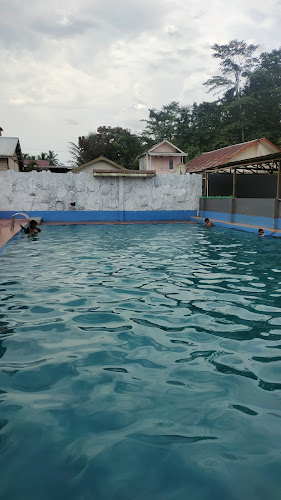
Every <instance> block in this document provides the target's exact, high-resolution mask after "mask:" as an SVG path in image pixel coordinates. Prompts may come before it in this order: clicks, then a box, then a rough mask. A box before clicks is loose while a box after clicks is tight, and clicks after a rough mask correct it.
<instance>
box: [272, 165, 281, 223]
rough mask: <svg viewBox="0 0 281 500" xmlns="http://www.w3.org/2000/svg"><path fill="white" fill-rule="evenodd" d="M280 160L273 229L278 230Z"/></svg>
mask: <svg viewBox="0 0 281 500" xmlns="http://www.w3.org/2000/svg"><path fill="white" fill-rule="evenodd" d="M280 163H281V162H280V160H279V162H278V170H277V187H276V199H275V205H274V218H273V225H272V227H273V229H276V220H277V219H278V209H279V203H280V202H279V200H280V170H281V166H280Z"/></svg>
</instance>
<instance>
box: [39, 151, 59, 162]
mask: <svg viewBox="0 0 281 500" xmlns="http://www.w3.org/2000/svg"><path fill="white" fill-rule="evenodd" d="M42 154H45V153H42ZM42 159H44V160H48V161H49V162H50V165H58V164H59V161H58V155H57V154H56V153H54V151H49V152H48V153H47V154H46V158H42Z"/></svg>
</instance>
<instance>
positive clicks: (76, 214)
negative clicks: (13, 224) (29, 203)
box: [0, 209, 197, 222]
mask: <svg viewBox="0 0 281 500" xmlns="http://www.w3.org/2000/svg"><path fill="white" fill-rule="evenodd" d="M21 211H23V212H24V213H26V214H27V215H28V216H29V217H30V218H32V217H42V220H43V222H123V221H124V222H134V221H135V222H149V221H169V220H176V221H189V220H190V217H192V216H195V215H196V214H197V211H196V210H159V211H126V212H124V211H104V212H101V211H90V210H89V211H79V210H77V211H74V210H71V211H48V212H46V211H40V210H38V211H28V210H22V209H21V210H14V211H13V212H12V211H0V219H10V218H11V217H12V215H13V214H14V213H16V212H21ZM19 218H20V216H19Z"/></svg>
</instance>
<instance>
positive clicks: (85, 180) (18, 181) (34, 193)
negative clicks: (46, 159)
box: [0, 171, 202, 211]
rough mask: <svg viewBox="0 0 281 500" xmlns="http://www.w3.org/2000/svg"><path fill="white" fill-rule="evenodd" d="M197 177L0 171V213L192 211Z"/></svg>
mask: <svg viewBox="0 0 281 500" xmlns="http://www.w3.org/2000/svg"><path fill="white" fill-rule="evenodd" d="M201 186H202V178H201V175H195V174H193V175H190V174H186V175H170V174H166V175H157V176H156V177H152V178H139V179H137V178H124V177H114V178H112V177H93V175H92V174H86V173H80V174H76V175H74V174H72V173H67V174H54V173H51V172H35V171H32V172H13V171H6V172H0V211H9V210H14V211H30V210H42V211H45V210H46V211H49V210H71V206H70V203H73V202H75V204H76V205H75V209H76V210H98V211H107V210H125V211H126V210H133V211H139V210H197V209H198V208H199V198H200V196H201V193H202V188H201Z"/></svg>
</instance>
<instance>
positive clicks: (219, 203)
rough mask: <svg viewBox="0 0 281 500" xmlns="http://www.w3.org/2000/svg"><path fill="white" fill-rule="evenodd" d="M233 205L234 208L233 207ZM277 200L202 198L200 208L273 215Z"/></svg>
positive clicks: (252, 214) (253, 214) (261, 215)
mask: <svg viewBox="0 0 281 500" xmlns="http://www.w3.org/2000/svg"><path fill="white" fill-rule="evenodd" d="M231 207H232V208H231ZM274 207H275V200H274V199H272V198H263V199H261V198H236V199H234V200H232V199H231V198H226V199H221V200H220V199H217V198H201V200H200V210H203V211H208V212H221V213H229V214H230V213H231V210H233V212H234V213H235V214H241V215H251V216H256V217H273V216H274Z"/></svg>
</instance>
